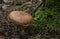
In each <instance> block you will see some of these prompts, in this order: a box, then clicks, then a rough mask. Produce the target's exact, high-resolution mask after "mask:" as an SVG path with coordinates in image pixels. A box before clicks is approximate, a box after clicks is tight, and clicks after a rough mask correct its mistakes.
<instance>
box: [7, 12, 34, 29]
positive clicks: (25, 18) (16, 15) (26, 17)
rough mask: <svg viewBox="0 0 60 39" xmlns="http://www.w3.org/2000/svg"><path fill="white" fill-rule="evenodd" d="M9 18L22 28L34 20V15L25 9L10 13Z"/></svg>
mask: <svg viewBox="0 0 60 39" xmlns="http://www.w3.org/2000/svg"><path fill="white" fill-rule="evenodd" d="M8 20H9V21H10V22H13V23H15V24H17V25H19V26H18V27H20V29H22V28H23V27H24V26H27V25H29V24H30V23H31V22H32V21H33V17H32V16H31V15H30V14H29V13H27V12H25V11H12V12H11V13H10V14H9V15H8Z"/></svg>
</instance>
